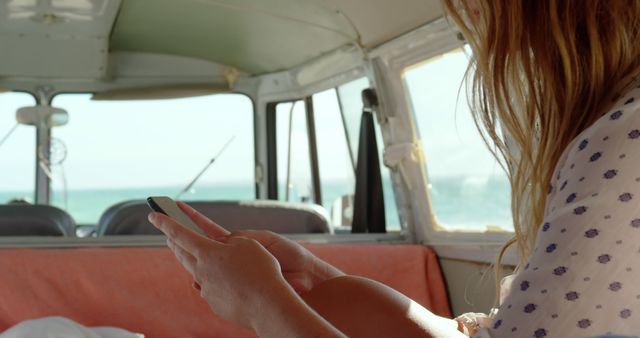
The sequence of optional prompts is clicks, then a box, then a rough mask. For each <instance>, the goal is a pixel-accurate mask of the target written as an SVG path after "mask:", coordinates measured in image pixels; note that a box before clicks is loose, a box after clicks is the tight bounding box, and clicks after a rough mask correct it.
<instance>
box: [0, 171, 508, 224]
mask: <svg viewBox="0 0 640 338" xmlns="http://www.w3.org/2000/svg"><path fill="white" fill-rule="evenodd" d="M383 185H384V195H385V214H386V222H387V228H388V229H389V230H396V229H399V228H400V221H399V218H398V212H397V208H396V205H395V201H394V199H393V191H392V188H391V182H389V181H387V180H385V182H384V184H383ZM352 189H353V187H352V186H350V185H349V184H348V183H346V182H330V183H323V186H322V195H323V206H324V207H325V208H326V209H327V211H328V212H330V211H331V206H332V205H333V201H335V200H336V199H337V198H339V197H340V196H342V195H343V194H345V193H348V192H350V191H353V190H352ZM509 189H510V188H509V183H508V182H507V180H506V179H505V178H501V177H496V178H482V179H472V178H463V177H448V178H434V179H431V180H430V196H431V204H432V207H433V210H434V211H435V216H436V220H437V222H438V224H439V225H441V226H442V227H444V228H446V229H451V230H464V229H470V230H484V229H486V227H487V226H495V227H500V228H504V229H507V230H509V229H512V220H511V211H510V208H509V204H510V192H509ZM180 190H181V187H163V188H135V189H121V188H118V189H86V190H73V189H71V190H68V191H67V201H66V205H65V201H64V194H63V193H62V192H61V191H59V190H58V191H55V190H54V193H53V195H52V204H53V205H55V206H57V207H59V208H61V209H64V210H66V211H67V212H69V213H70V214H71V215H72V216H73V218H74V219H75V221H76V223H77V224H82V225H84V224H96V223H97V221H98V219H99V218H100V215H102V212H104V211H105V210H106V209H107V208H109V207H110V206H111V205H113V204H116V203H118V202H121V201H126V200H133V199H144V198H146V197H148V196H162V195H166V196H170V197H175V196H176V194H177V193H178V192H179V191H180ZM31 195H32V194H30V193H27V192H20V191H11V192H3V191H0V203H6V202H8V201H9V200H11V199H12V198H16V197H28V198H30V199H33V198H32V196H31ZM294 197H297V196H294ZM254 198H255V193H254V188H253V186H250V185H247V184H245V185H241V184H235V185H234V184H227V185H216V186H203V187H197V188H196V189H195V190H193V191H191V192H189V193H186V194H185V195H183V196H182V198H181V199H183V200H187V201H188V200H248V199H254Z"/></svg>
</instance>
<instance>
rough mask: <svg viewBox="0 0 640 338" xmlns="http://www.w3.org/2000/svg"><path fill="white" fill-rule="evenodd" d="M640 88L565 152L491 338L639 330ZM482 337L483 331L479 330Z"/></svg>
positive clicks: (626, 96) (631, 92)
mask: <svg viewBox="0 0 640 338" xmlns="http://www.w3.org/2000/svg"><path fill="white" fill-rule="evenodd" d="M639 202H640V89H638V88H634V89H633V90H631V91H630V92H629V93H628V94H627V95H625V96H624V97H622V98H621V99H620V101H619V102H617V103H616V104H615V105H614V108H613V109H612V110H611V111H609V112H607V113H606V114H605V115H603V116H602V117H601V118H600V119H599V120H598V121H596V123H594V124H593V125H592V126H591V127H589V128H587V129H586V130H585V131H584V132H582V133H581V134H580V135H579V136H578V137H577V138H576V139H575V140H574V141H573V142H572V143H571V144H570V145H569V146H568V147H567V148H566V149H565V151H564V153H563V155H562V156H561V159H560V161H559V162H558V165H557V167H556V170H555V175H554V178H553V182H552V189H550V194H549V196H548V198H547V205H546V209H545V210H546V213H545V218H544V223H543V224H542V225H541V227H540V230H539V232H538V236H537V239H536V244H535V248H534V253H533V254H532V256H531V257H530V259H529V261H528V264H527V265H526V266H525V267H524V268H523V269H522V270H521V271H520V272H519V273H518V275H517V276H516V277H515V279H514V280H513V287H512V288H511V291H510V292H509V294H508V295H507V296H506V297H505V299H504V302H503V303H502V304H501V306H500V309H499V311H498V313H497V315H496V317H495V320H494V321H493V324H492V325H491V327H489V328H488V329H487V330H486V331H487V333H486V334H488V335H490V336H491V337H493V338H500V337H512V336H514V335H517V336H523V337H524V336H527V337H529V336H531V337H588V336H598V335H602V334H605V333H608V332H613V333H616V334H623V335H624V334H636V333H637V332H640V310H638V309H640V284H638V283H637V281H638V280H640V263H638V262H640V250H639V249H640V247H639V246H638V243H640V207H638V205H640V204H638V203H639ZM483 334H484V333H483Z"/></svg>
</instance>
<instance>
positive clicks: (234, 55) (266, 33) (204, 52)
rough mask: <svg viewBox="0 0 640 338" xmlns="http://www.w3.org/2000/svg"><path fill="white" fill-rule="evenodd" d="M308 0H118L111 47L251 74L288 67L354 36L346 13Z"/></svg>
mask: <svg viewBox="0 0 640 338" xmlns="http://www.w3.org/2000/svg"><path fill="white" fill-rule="evenodd" d="M321 4H323V3H322V2H320V1H313V0H270V1H259V0H258V1H252V0H236V1H233V0H232V1H221V0H180V1H176V0H125V1H123V3H122V7H121V9H120V14H119V16H118V18H117V20H116V23H115V27H114V30H113V33H112V36H111V44H110V45H111V50H114V51H137V52H152V53H162V54H174V55H181V56H189V57H195V58H201V59H205V60H210V61H214V62H218V63H221V64H225V65H229V66H234V67H236V68H238V69H240V70H242V71H245V72H247V73H250V74H260V73H269V72H273V71H278V70H283V69H288V68H290V67H292V66H295V65H298V64H301V63H303V62H305V61H308V60H310V59H312V58H314V57H317V56H318V55H321V54H322V53H325V52H328V51H331V50H333V49H335V48H338V47H340V46H343V45H345V44H349V43H352V42H355V41H357V39H358V35H357V32H356V31H355V30H354V29H353V27H352V26H351V24H350V23H349V22H348V21H347V20H346V18H345V17H344V16H343V15H342V14H340V13H338V12H337V11H336V10H332V9H330V8H329V7H327V6H321Z"/></svg>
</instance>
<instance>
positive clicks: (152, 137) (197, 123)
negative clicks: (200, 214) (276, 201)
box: [51, 94, 255, 224]
mask: <svg viewBox="0 0 640 338" xmlns="http://www.w3.org/2000/svg"><path fill="white" fill-rule="evenodd" d="M52 104H53V106H55V107H60V108H64V109H66V110H67V111H68V112H69V123H68V124H67V125H65V126H62V127H57V128H54V129H53V131H52V137H53V141H52V142H53V143H54V144H58V146H60V147H64V148H66V158H65V159H64V161H63V162H62V163H56V162H55V160H52V168H51V172H52V176H53V177H52V204H53V205H55V206H57V207H60V208H62V209H64V210H66V211H67V212H68V213H70V214H71V215H72V216H73V217H74V219H75V220H76V223H78V224H96V222H97V221H98V219H99V217H100V215H101V214H102V213H103V212H104V211H105V210H106V209H107V208H108V207H110V206H112V205H114V204H116V203H119V202H122V201H126V200H132V199H143V198H146V197H147V196H150V195H167V196H170V197H172V198H175V197H177V196H178V194H179V193H180V192H181V191H182V190H183V189H184V188H185V187H186V186H187V185H188V184H189V183H190V182H191V181H192V180H193V179H194V178H195V177H196V176H197V175H198V174H199V173H200V172H201V171H202V170H203V169H205V167H207V165H208V164H209V163H210V162H211V160H212V159H213V157H215V156H216V155H217V154H219V153H220V150H222V148H223V147H224V145H225V144H226V143H227V142H229V140H231V142H230V144H229V145H228V147H226V148H225V150H224V151H223V152H222V153H221V154H220V155H219V156H218V158H216V159H215V161H214V163H212V164H211V166H210V167H208V168H206V170H205V172H204V174H202V176H201V177H199V179H198V180H197V181H196V183H195V184H194V185H193V187H192V188H191V189H189V190H188V191H187V192H185V193H184V194H183V195H182V196H181V197H180V198H181V199H184V200H191V201H193V200H213V199H218V200H219V199H231V200H243V199H254V198H255V183H254V182H255V180H254V163H255V161H254V132H253V105H252V102H251V100H250V99H249V98H248V97H246V96H244V95H240V94H217V95H209V96H201V97H191V98H182V99H165V100H144V101H92V100H91V95H89V94H61V95H58V96H56V97H55V98H54V100H53V103H52Z"/></svg>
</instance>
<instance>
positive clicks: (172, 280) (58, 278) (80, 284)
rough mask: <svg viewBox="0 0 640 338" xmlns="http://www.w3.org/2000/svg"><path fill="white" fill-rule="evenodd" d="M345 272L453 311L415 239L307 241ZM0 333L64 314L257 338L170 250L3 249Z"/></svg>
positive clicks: (132, 326)
mask: <svg viewBox="0 0 640 338" xmlns="http://www.w3.org/2000/svg"><path fill="white" fill-rule="evenodd" d="M307 247H308V248H309V249H310V250H311V251H312V252H314V253H315V254H316V255H318V256H319V257H321V258H323V259H325V260H327V261H328V262H330V263H332V264H334V265H335V266H337V267H338V268H340V269H342V270H343V271H345V272H347V273H350V274H355V275H360V276H365V277H369V278H372V279H375V280H377V281H380V282H382V283H385V284H387V285H389V286H391V287H393V288H395V289H396V290H398V291H400V292H402V293H404V294H405V295H407V296H409V297H410V298H412V299H414V300H415V301H417V302H418V303H420V304H422V305H423V306H425V307H427V308H428V309H430V310H431V311H432V312H434V313H436V314H439V315H443V316H450V315H451V313H450V310H449V304H448V301H447V295H446V291H445V286H444V283H443V279H442V275H441V273H440V268H439V266H438V262H437V260H436V256H435V253H434V252H433V251H432V250H430V249H428V248H426V247H423V246H417V245H308V246H307ZM0 271H2V273H0V286H1V288H0V299H1V300H2V301H0V332H1V331H4V330H6V329H7V328H9V327H11V326H13V325H15V324H16V323H19V322H21V321H24V320H27V319H34V318H39V317H44V316H63V317H67V318H70V319H72V320H75V321H77V322H79V323H81V324H83V325H87V326H116V327H121V328H125V329H127V330H130V331H133V332H139V333H144V334H145V335H146V336H147V337H153V338H155V337H254V335H253V334H252V333H251V332H248V331H247V330H245V329H242V328H240V327H237V326H235V325H233V324H231V323H229V322H226V321H224V320H223V319H221V318H218V317H217V316H215V315H214V314H213V313H212V311H211V310H210V308H209V306H208V305H207V304H206V303H205V302H204V301H203V300H202V299H201V298H200V295H199V294H198V293H197V292H196V291H195V290H194V289H193V288H192V287H191V283H192V279H191V277H190V276H189V275H188V273H187V272H186V271H185V270H183V269H182V267H181V266H180V265H179V264H178V263H177V261H176V260H175V258H174V256H173V254H172V253H171V252H170V251H169V250H168V249H167V248H76V249H2V250H0Z"/></svg>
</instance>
